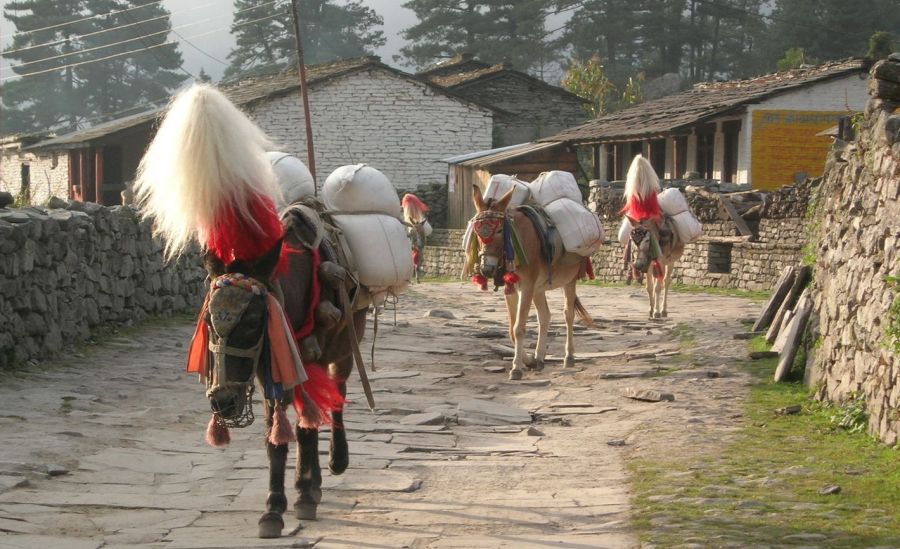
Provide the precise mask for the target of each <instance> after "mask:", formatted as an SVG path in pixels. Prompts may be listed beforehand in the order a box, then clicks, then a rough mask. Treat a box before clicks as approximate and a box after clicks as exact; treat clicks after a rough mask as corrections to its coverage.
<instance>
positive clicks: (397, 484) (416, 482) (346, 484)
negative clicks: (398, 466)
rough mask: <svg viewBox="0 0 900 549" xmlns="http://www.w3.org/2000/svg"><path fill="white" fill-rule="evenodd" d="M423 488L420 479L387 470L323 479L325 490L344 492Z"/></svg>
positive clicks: (404, 473)
mask: <svg viewBox="0 0 900 549" xmlns="http://www.w3.org/2000/svg"><path fill="white" fill-rule="evenodd" d="M421 486H422V480H421V479H419V478H418V477H416V476H414V475H412V474H409V473H406V472H403V471H394V470H392V469H387V470H385V471H379V472H378V473H377V474H373V475H367V474H364V473H360V474H355V475H348V474H346V473H345V474H343V475H341V476H339V477H334V476H328V477H325V478H323V479H322V489H323V490H326V491H327V490H344V491H361V492H415V491H416V490H418V489H419V488H420V487H421Z"/></svg>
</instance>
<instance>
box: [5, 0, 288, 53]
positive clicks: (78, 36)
mask: <svg viewBox="0 0 900 549" xmlns="http://www.w3.org/2000/svg"><path fill="white" fill-rule="evenodd" d="M279 1H281V0H272V1H270V2H267V3H264V4H258V5H256V6H252V7H250V8H245V9H243V10H240V11H237V12H234V13H235V14H237V13H241V12H243V11H249V10H253V9H258V8H261V7H263V6H267V5H269V4H274V3H276V2H279ZM215 5H218V2H208V3H206V4H201V5H199V6H194V7H192V8H189V9H186V10H181V11H175V12H171V13H166V14H165V15H159V16H157V17H150V18H148V19H142V20H141V21H137V22H134V23H128V24H126V25H118V26H115V27H110V28H108V29H101V30H98V31H94V32H89V33H86V34H73V35H71V36H68V37H66V38H63V39H60V40H51V41H49V42H44V43H42V44H34V45H31V46H25V47H22V48H15V49H11V50H3V51H0V55H4V56H8V55H9V54H11V53H18V52H22V51H27V50H33V49H35V48H41V47H44V46H57V45H60V44H64V43H67V42H71V41H73V40H78V39H82V38H88V37H90V36H97V35H99V34H103V33H107V32H111V31H114V30H119V29H124V28H128V27H133V26H136V25H140V24H142V23H149V22H151V21H159V20H160V19H166V18H168V17H171V16H172V15H174V14H176V13H189V12H192V11H197V10H199V9H202V8H208V7H209V6H215Z"/></svg>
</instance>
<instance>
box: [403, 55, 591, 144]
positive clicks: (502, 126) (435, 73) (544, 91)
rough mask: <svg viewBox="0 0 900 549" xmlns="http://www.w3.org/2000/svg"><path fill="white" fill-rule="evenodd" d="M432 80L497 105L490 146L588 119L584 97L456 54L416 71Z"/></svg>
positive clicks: (526, 138)
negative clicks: (498, 111) (497, 110)
mask: <svg viewBox="0 0 900 549" xmlns="http://www.w3.org/2000/svg"><path fill="white" fill-rule="evenodd" d="M418 76H419V77H420V78H423V79H425V80H427V81H429V82H431V83H433V84H436V85H438V86H441V87H443V88H445V89H447V90H450V91H453V92H455V93H457V94H459V95H461V96H463V97H465V98H468V99H471V100H473V101H477V102H479V103H483V104H486V105H490V106H491V107H494V108H497V109H499V110H501V111H502V112H501V113H498V114H497V115H496V116H495V117H494V133H493V140H492V145H491V146H492V147H494V148H499V147H504V146H509V145H516V144H520V143H525V142H529V141H536V140H538V139H540V138H542V137H546V136H549V135H553V134H555V133H558V132H560V131H563V130H564V129H566V128H570V127H572V126H574V125H576V124H580V123H582V122H584V121H585V120H587V118H588V115H587V111H586V110H585V108H584V106H585V104H586V101H585V100H584V99H582V98H580V97H578V96H577V95H575V94H573V93H571V92H569V91H567V90H565V89H563V88H561V87H559V86H554V85H552V84H549V83H547V82H545V81H543V80H541V79H540V78H535V77H534V76H531V75H529V74H527V73H524V72H522V71H517V70H514V69H513V68H512V67H511V66H510V65H509V64H507V63H501V64H496V65H491V64H488V63H485V62H483V61H479V60H478V59H475V58H474V57H473V56H472V55H471V54H467V53H464V54H460V55H457V56H455V57H453V58H452V59H449V60H447V61H444V62H442V63H438V64H436V65H434V66H432V67H429V68H427V69H425V70H423V71H421V72H419V73H418Z"/></svg>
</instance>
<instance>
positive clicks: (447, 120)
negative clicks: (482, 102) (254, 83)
mask: <svg viewBox="0 0 900 549" xmlns="http://www.w3.org/2000/svg"><path fill="white" fill-rule="evenodd" d="M310 107H311V109H312V112H311V118H312V122H313V139H314V142H315V150H316V168H317V172H318V173H317V176H318V177H317V179H318V182H319V184H321V183H322V182H324V181H325V178H326V177H327V176H328V174H329V173H331V172H332V171H333V170H334V169H335V168H337V167H339V166H342V165H345V164H355V163H366V164H369V165H371V166H373V167H375V168H378V169H379V170H381V171H383V172H384V173H385V174H386V175H387V176H388V177H389V178H390V179H391V181H392V182H393V183H394V185H395V186H396V187H397V188H398V189H403V190H409V189H414V188H415V187H416V186H418V185H422V184H427V183H435V182H443V181H444V180H445V177H446V173H447V166H446V165H445V164H443V163H441V162H439V160H440V159H441V158H446V157H448V156H453V155H457V154H462V153H468V152H473V151H479V150H484V149H489V148H491V134H492V130H493V117H492V114H491V111H489V110H487V109H484V108H481V107H478V106H476V105H474V104H472V103H468V102H465V101H463V100H457V99H455V98H452V97H448V96H446V95H444V94H442V93H440V92H437V91H435V90H434V89H433V88H431V87H429V86H427V85H425V84H423V83H419V82H414V81H411V80H408V79H405V78H402V77H399V76H397V75H395V74H393V73H391V72H390V71H387V70H384V69H379V68H372V69H369V70H366V71H360V72H357V73H354V74H351V75H347V76H344V77H340V78H336V79H334V80H332V81H329V82H324V83H319V84H316V85H315V86H314V87H312V88H311V89H310ZM247 110H248V113H249V114H250V116H251V117H252V118H253V119H254V120H255V121H256V122H257V123H258V124H259V125H260V126H261V127H262V128H263V129H264V130H265V131H266V132H267V133H268V134H269V135H270V136H271V137H272V138H273V139H274V140H275V141H276V142H277V143H278V144H279V145H280V146H281V147H282V148H283V149H284V150H286V151H288V152H292V153H294V154H297V156H298V157H300V158H301V159H303V160H304V161H305V159H306V134H305V129H304V120H303V110H302V106H301V103H300V99H299V94H298V93H292V94H289V95H285V96H281V97H278V98H275V99H272V100H269V101H266V102H263V103H260V104H258V105H254V106H252V107H251V108H249V109H247Z"/></svg>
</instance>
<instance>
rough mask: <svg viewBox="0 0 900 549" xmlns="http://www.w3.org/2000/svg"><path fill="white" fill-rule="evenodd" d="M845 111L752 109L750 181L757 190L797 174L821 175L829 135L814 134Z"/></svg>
mask: <svg viewBox="0 0 900 549" xmlns="http://www.w3.org/2000/svg"><path fill="white" fill-rule="evenodd" d="M846 114H848V113H846V112H833V111H781V110H760V111H753V138H752V146H751V149H752V151H751V155H752V158H751V177H750V183H751V184H752V185H753V187H754V188H757V189H777V188H778V187H781V186H783V185H790V184H792V183H794V181H795V180H796V177H797V174H800V173H802V174H806V175H807V176H808V177H816V176H819V175H822V171H823V170H824V169H825V158H826V157H827V155H828V150H829V149H830V147H831V138H830V137H827V136H816V134H817V133H819V132H821V131H822V130H826V129H828V128H830V127H831V126H834V125H836V124H837V123H838V119H839V118H840V117H841V116H845V115H846Z"/></svg>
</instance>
